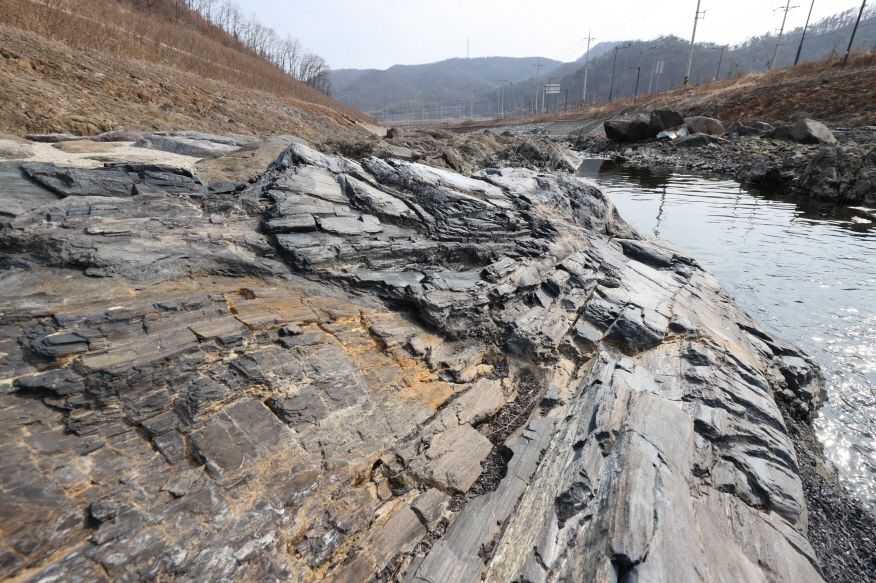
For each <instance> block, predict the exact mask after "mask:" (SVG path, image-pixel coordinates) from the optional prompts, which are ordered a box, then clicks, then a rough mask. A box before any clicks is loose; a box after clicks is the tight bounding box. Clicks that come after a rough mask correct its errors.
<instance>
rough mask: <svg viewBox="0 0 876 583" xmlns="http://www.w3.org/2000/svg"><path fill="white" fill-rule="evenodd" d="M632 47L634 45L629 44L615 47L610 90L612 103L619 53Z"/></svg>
mask: <svg viewBox="0 0 876 583" xmlns="http://www.w3.org/2000/svg"><path fill="white" fill-rule="evenodd" d="M630 46H632V45H630V43H627V44H626V45H618V46H616V47H614V66H612V68H611V89H609V91H608V100H609V101H611V98H612V96H613V95H614V70H615V69H616V68H617V52H618V51H619V50H621V49H628V48H630Z"/></svg>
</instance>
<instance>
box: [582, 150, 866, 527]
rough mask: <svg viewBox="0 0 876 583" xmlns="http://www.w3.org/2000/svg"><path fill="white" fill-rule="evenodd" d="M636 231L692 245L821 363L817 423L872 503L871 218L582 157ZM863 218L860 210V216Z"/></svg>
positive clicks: (754, 308)
mask: <svg viewBox="0 0 876 583" xmlns="http://www.w3.org/2000/svg"><path fill="white" fill-rule="evenodd" d="M578 175H579V176H582V177H585V178H590V179H592V180H594V181H596V182H597V183H599V185H600V186H601V187H602V189H603V190H604V191H605V193H606V194H607V195H608V196H609V198H611V200H612V201H613V202H614V204H615V205H616V206H617V207H618V210H619V212H620V214H621V216H622V217H624V219H626V220H627V222H629V223H630V224H631V225H633V226H634V227H635V228H636V229H638V230H639V231H640V232H641V233H643V234H645V235H647V236H649V237H654V238H660V239H666V240H668V241H672V242H673V243H676V244H678V245H681V246H682V247H684V248H685V249H687V250H688V251H690V252H691V253H692V254H693V255H694V256H695V257H696V258H697V259H698V260H699V261H700V262H701V263H702V264H703V265H704V266H706V267H707V268H708V269H709V270H710V271H711V272H712V273H714V274H715V276H716V277H717V278H718V280H719V281H720V282H721V283H722V284H723V286H724V287H725V288H726V289H727V291H728V292H730V294H731V295H732V296H734V297H735V298H736V301H737V303H738V304H739V305H740V306H742V307H743V308H744V309H745V310H747V311H748V313H749V314H751V315H752V316H753V317H754V318H755V319H756V320H758V321H759V322H760V323H761V324H762V325H763V326H764V327H766V328H767V329H769V330H770V331H771V332H773V333H775V334H777V335H778V336H780V337H782V338H784V339H785V340H788V341H790V342H792V343H794V344H796V345H797V346H799V347H801V348H802V349H803V350H804V351H806V352H807V353H808V354H810V355H812V356H814V357H815V359H816V360H817V361H818V362H819V363H820V364H821V366H822V368H823V369H824V374H825V377H826V379H827V391H828V398H829V401H828V402H827V403H826V404H825V405H824V407H823V408H822V409H821V412H820V415H819V416H818V419H817V420H816V422H815V426H816V429H817V432H818V437H819V438H820V439H821V441H822V443H824V445H825V451H826V453H827V455H828V457H830V459H831V460H833V462H834V463H835V464H836V465H837V467H838V468H839V471H840V473H841V474H842V477H843V479H844V480H845V483H846V485H847V486H848V487H849V489H851V490H853V491H854V492H855V493H857V495H858V496H859V497H860V498H861V500H862V501H863V502H864V504H865V506H867V507H868V508H869V509H870V511H871V512H876V225H873V224H872V223H871V224H861V223H860V222H856V221H854V220H853V217H856V216H859V215H860V216H862V215H861V213H859V212H857V211H855V210H853V209H850V208H849V207H847V206H843V205H833V204H830V203H825V202H820V201H814V200H811V199H806V198H792V197H788V196H782V195H781V194H778V193H775V192H767V191H762V190H758V189H755V188H749V187H746V188H743V187H741V186H740V185H739V184H738V183H737V182H735V181H733V180H729V179H728V178H727V177H726V176H723V177H722V176H717V175H707V174H696V173H692V172H690V171H685V170H680V169H673V168H664V169H634V168H623V167H620V166H617V165H615V164H614V163H613V162H609V161H603V160H585V161H584V163H583V164H582V166H581V169H580V170H579V172H578ZM859 220H860V219H859Z"/></svg>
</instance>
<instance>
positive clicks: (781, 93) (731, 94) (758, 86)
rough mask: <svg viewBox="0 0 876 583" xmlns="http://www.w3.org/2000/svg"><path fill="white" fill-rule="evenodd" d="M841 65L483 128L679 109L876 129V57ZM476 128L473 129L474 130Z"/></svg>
mask: <svg viewBox="0 0 876 583" xmlns="http://www.w3.org/2000/svg"><path fill="white" fill-rule="evenodd" d="M840 64H841V61H839V60H825V61H818V62H814V63H802V64H800V65H798V66H797V67H792V68H790V69H787V70H784V71H771V72H767V73H756V74H751V75H745V76H737V77H731V78H729V79H722V80H721V81H717V82H715V83H709V84H705V85H700V86H698V87H695V88H688V89H674V90H671V91H664V92H662V93H655V94H652V95H645V96H641V95H640V96H639V97H638V99H637V100H636V103H633V99H617V100H615V101H612V102H610V103H600V104H597V105H595V106H591V107H586V108H583V109H578V110H575V111H574V112H568V113H555V114H550V115H542V116H532V117H526V118H515V119H514V120H513V122H510V121H509V120H505V121H503V122H495V123H491V124H483V125H478V128H480V127H499V126H507V125H512V124H513V125H518V124H527V123H539V122H549V121H555V120H578V119H593V118H601V117H609V116H612V115H617V114H624V113H647V112H650V111H652V110H654V109H675V110H679V111H682V112H683V113H684V115H686V116H688V115H704V116H707V117H713V118H717V119H719V120H721V121H722V122H725V123H730V122H732V121H734V120H737V119H738V120H741V121H742V122H743V123H745V124H750V123H753V122H755V121H764V122H768V123H772V124H781V123H795V122H797V121H799V120H800V119H801V118H804V117H810V118H813V119H817V120H819V121H822V122H824V123H827V124H828V125H830V126H832V127H858V126H865V125H876V53H863V54H858V55H855V56H853V57H852V58H851V59H850V60H849V64H848V66H847V67H846V69H845V70H842V69H841V68H840ZM474 129H475V128H474V127H473V126H470V127H469V128H467V130H468V131H473V130H474Z"/></svg>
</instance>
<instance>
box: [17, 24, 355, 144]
mask: <svg viewBox="0 0 876 583" xmlns="http://www.w3.org/2000/svg"><path fill="white" fill-rule="evenodd" d="M366 119H367V118H365V116H364V115H363V116H362V120H360V121H364V120H366ZM356 122H357V120H355V119H353V117H351V116H349V115H347V114H345V113H339V112H337V111H335V110H332V109H330V108H329V107H326V106H322V105H315V104H312V103H306V102H302V101H296V100H293V99H284V98H282V97H278V96H276V95H272V94H270V93H266V92H263V91H257V90H253V89H247V88H243V87H239V86H235V85H231V84H229V83H223V82H219V81H214V80H211V79H206V78H202V77H199V76H197V75H194V74H191V73H185V72H181V71H179V70H176V69H173V68H170V67H167V66H162V65H156V64H154V63H148V62H145V61H138V60H133V59H123V58H119V57H114V56H108V55H105V54H100V53H96V52H86V51H81V50H78V49H75V48H73V47H71V46H69V45H67V44H64V43H61V42H57V41H51V40H48V39H46V38H45V37H42V36H39V35H36V34H33V33H29V32H25V31H21V30H19V29H16V28H12V27H8V26H2V25H0V132H4V133H10V134H16V135H24V134H27V133H50V132H68V133H72V134H76V135H93V134H97V133H100V132H103V131H108V130H114V129H132V130H133V129H144V130H198V131H202V132H215V133H225V132H234V133H240V134H247V135H269V134H270V135H276V134H293V135H296V136H300V137H302V138H305V139H307V140H310V141H313V142H320V141H323V140H325V139H329V138H332V139H361V138H362V137H363V136H365V135H367V132H365V131H364V130H363V129H362V128H361V127H359V126H358V125H357V123H356Z"/></svg>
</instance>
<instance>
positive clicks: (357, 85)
mask: <svg viewBox="0 0 876 583" xmlns="http://www.w3.org/2000/svg"><path fill="white" fill-rule="evenodd" d="M539 62H540V63H541V65H542V68H541V71H540V72H541V74H542V75H545V74H546V73H547V72H548V71H549V70H551V69H553V68H555V67H556V66H558V65H560V64H561V63H560V61H554V60H552V59H545V58H541V59H539V58H538V57H527V58H512V57H480V58H475V59H447V60H446V61H439V62H437V63H429V64H427V65H396V66H394V67H390V68H389V69H386V70H383V71H380V70H377V69H364V70H363V69H339V70H335V71H332V72H331V74H330V80H331V84H332V88H333V90H334V93H333V97H334V98H335V99H337V100H338V101H340V102H341V103H344V104H346V105H349V106H352V107H355V108H356V109H359V110H362V111H374V110H379V109H384V108H386V107H388V106H393V105H395V106H397V107H398V108H400V110H404V109H405V107H406V106H407V105H411V104H412V103H416V104H417V108H419V107H420V106H422V104H423V103H435V104H436V105H437V104H439V103H440V104H443V105H444V106H455V105H456V104H457V103H458V102H459V101H461V100H462V101H466V102H467V100H468V99H470V97H471V90H472V89H474V91H475V95H479V94H480V93H481V92H483V91H493V90H494V89H495V88H496V87H499V86H500V85H501V82H502V80H506V81H508V82H513V81H519V80H522V79H526V78H528V77H529V76H533V77H534V76H535V72H536V65H537V64H539Z"/></svg>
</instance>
